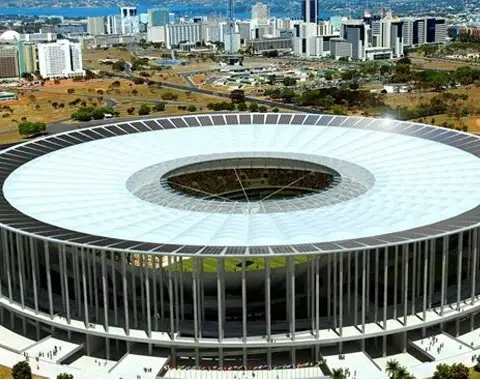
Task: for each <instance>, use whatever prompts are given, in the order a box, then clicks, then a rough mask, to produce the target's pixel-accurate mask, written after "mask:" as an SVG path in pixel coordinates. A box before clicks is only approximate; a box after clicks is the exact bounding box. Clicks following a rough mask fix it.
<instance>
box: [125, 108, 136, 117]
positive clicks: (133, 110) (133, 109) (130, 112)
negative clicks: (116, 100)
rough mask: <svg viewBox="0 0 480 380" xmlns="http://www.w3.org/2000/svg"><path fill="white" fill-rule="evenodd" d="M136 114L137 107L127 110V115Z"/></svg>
mask: <svg viewBox="0 0 480 380" xmlns="http://www.w3.org/2000/svg"><path fill="white" fill-rule="evenodd" d="M134 112H135V107H130V108H129V109H127V113H128V114H129V115H133V113H134Z"/></svg>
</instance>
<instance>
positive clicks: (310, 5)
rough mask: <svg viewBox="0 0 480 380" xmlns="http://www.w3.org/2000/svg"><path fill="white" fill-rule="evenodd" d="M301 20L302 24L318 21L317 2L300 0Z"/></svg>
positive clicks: (316, 0) (315, 0) (314, 0)
mask: <svg viewBox="0 0 480 380" xmlns="http://www.w3.org/2000/svg"><path fill="white" fill-rule="evenodd" d="M302 19H303V21H304V22H314V23H317V21H318V0H302Z"/></svg>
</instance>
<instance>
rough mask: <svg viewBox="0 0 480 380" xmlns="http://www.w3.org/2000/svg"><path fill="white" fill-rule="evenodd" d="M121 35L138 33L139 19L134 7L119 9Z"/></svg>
mask: <svg viewBox="0 0 480 380" xmlns="http://www.w3.org/2000/svg"><path fill="white" fill-rule="evenodd" d="M120 19H121V25H122V34H135V33H140V18H139V16H138V13H137V8H136V7H121V8H120Z"/></svg>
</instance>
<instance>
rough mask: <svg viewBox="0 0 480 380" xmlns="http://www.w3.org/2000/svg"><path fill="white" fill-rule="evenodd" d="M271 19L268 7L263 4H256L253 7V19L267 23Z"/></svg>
mask: <svg viewBox="0 0 480 380" xmlns="http://www.w3.org/2000/svg"><path fill="white" fill-rule="evenodd" d="M268 17H269V12H268V6H267V5H266V4H263V3H256V4H255V5H253V6H252V19H253V20H259V21H267V20H268Z"/></svg>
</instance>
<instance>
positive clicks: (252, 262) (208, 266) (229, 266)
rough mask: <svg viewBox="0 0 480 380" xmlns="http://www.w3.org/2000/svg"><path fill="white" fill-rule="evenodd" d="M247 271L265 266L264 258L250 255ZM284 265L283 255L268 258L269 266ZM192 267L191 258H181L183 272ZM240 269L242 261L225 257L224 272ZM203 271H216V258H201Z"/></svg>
mask: <svg viewBox="0 0 480 380" xmlns="http://www.w3.org/2000/svg"><path fill="white" fill-rule="evenodd" d="M308 258H309V256H296V257H295V264H302V263H305V262H307V261H308ZM246 264H247V268H246V269H247V271H248V272H252V271H256V270H263V269H264V268H265V260H264V258H263V257H252V258H250V257H249V258H247V259H246ZM285 265H286V260H285V257H272V258H271V259H270V268H281V267H284V266H285ZM172 268H174V270H180V263H175V264H172ZM192 268H193V260H191V259H189V258H188V259H187V258H186V259H184V260H183V272H191V271H192ZM241 270H242V261H241V260H240V259H238V258H226V259H225V272H236V271H241ZM203 271H204V272H216V271H217V259H215V258H206V259H204V260H203Z"/></svg>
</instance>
